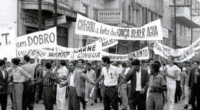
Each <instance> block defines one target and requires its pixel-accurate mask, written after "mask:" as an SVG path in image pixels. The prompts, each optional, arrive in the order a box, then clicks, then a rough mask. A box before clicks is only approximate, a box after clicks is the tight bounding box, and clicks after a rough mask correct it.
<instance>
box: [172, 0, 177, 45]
mask: <svg viewBox="0 0 200 110" xmlns="http://www.w3.org/2000/svg"><path fill="white" fill-rule="evenodd" d="M172 43H173V44H172V46H173V48H174V49H176V0H174V35H173V40H172Z"/></svg>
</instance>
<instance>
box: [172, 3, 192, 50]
mask: <svg viewBox="0 0 200 110" xmlns="http://www.w3.org/2000/svg"><path fill="white" fill-rule="evenodd" d="M187 1H188V0H185V1H184V3H183V4H176V0H173V2H174V3H173V5H170V6H169V7H174V33H173V38H172V47H173V48H174V49H176V40H177V39H176V8H177V7H191V4H188V3H187ZM191 1H192V0H191Z"/></svg>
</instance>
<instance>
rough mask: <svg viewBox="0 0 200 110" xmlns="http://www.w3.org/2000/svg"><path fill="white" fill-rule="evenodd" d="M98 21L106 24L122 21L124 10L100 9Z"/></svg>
mask: <svg viewBox="0 0 200 110" xmlns="http://www.w3.org/2000/svg"><path fill="white" fill-rule="evenodd" d="M98 21H99V22H101V23H106V24H120V23H122V11H117V10H98Z"/></svg>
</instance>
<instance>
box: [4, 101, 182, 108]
mask: <svg viewBox="0 0 200 110" xmlns="http://www.w3.org/2000/svg"><path fill="white" fill-rule="evenodd" d="M67 103H68V100H67V101H66V110H68V108H67ZM183 106H184V103H183V101H180V102H178V103H176V104H175V107H174V110H184V109H183ZM81 108H82V107H81ZM7 110H12V109H11V101H10V98H8V107H7ZM34 110H44V105H43V104H42V103H41V102H40V103H39V104H35V105H34ZM54 110H57V108H56V105H54ZM81 110H82V109H81ZM87 110H103V103H97V104H94V105H93V106H91V105H88V106H87ZM119 110H121V107H120V109H119ZM164 110H168V109H167V108H166V106H165V107H164Z"/></svg>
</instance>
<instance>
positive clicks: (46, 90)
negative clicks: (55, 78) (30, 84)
mask: <svg viewBox="0 0 200 110" xmlns="http://www.w3.org/2000/svg"><path fill="white" fill-rule="evenodd" d="M53 94H54V90H53V86H43V96H44V107H45V110H53Z"/></svg>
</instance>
